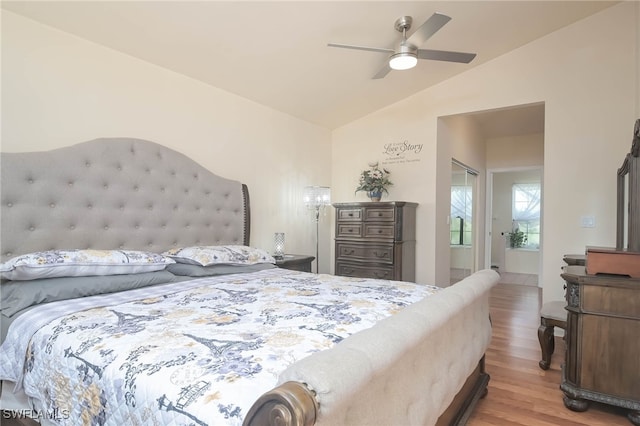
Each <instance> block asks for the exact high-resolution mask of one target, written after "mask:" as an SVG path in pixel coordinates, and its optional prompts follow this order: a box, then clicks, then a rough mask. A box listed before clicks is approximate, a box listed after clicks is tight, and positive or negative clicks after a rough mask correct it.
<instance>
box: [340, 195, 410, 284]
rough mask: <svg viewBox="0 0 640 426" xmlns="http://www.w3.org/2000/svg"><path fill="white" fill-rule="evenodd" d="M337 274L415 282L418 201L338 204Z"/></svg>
mask: <svg viewBox="0 0 640 426" xmlns="http://www.w3.org/2000/svg"><path fill="white" fill-rule="evenodd" d="M333 206H334V207H335V209H336V237H335V242H336V247H335V259H336V263H335V273H336V275H343V276H350V277H363V278H381V279H389V280H398V281H415V243H416V241H415V232H416V231H415V229H416V207H417V204H416V203H408V202H404V201H391V202H378V203H336V204H334V205H333Z"/></svg>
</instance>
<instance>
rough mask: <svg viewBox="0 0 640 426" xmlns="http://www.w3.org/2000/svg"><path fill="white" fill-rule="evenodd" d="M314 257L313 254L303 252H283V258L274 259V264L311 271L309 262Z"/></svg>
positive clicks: (294, 269) (296, 269)
mask: <svg viewBox="0 0 640 426" xmlns="http://www.w3.org/2000/svg"><path fill="white" fill-rule="evenodd" d="M314 259H315V257H314V256H307V255H304V254H285V255H284V258H282V259H276V266H277V267H278V268H283V269H291V270H292V271H302V272H311V262H313V260H314Z"/></svg>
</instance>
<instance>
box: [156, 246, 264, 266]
mask: <svg viewBox="0 0 640 426" xmlns="http://www.w3.org/2000/svg"><path fill="white" fill-rule="evenodd" d="M162 254H163V255H165V256H169V257H170V258H172V259H173V260H175V261H176V262H178V263H188V264H191V265H200V266H209V265H220V264H225V265H255V264H257V263H276V260H275V259H274V258H273V256H271V255H270V254H269V253H267V252H266V251H265V250H262V249H259V248H255V247H249V246H240V245H224V246H193V247H183V248H176V249H171V250H168V251H165V252H164V253H162Z"/></svg>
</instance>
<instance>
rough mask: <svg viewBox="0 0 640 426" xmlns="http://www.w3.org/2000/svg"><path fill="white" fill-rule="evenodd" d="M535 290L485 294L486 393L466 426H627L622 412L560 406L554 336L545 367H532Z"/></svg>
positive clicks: (500, 288) (559, 351) (559, 348)
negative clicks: (488, 328)
mask: <svg viewBox="0 0 640 426" xmlns="http://www.w3.org/2000/svg"><path fill="white" fill-rule="evenodd" d="M540 296H541V295H540V289H539V288H538V287H535V286H526V285H518V284H509V283H500V284H498V285H497V286H496V287H494V289H493V290H492V293H491V298H490V304H491V321H492V325H493V338H492V340H491V345H490V347H489V349H488V350H487V353H486V368H487V372H488V373H489V374H490V375H491V380H490V382H489V392H488V394H487V396H486V397H485V398H483V399H481V400H480V402H479V403H478V405H477V406H476V408H475V410H474V412H473V414H472V415H471V417H470V419H469V421H468V422H467V425H468V426H505V425H509V426H512V425H513V426H519V425H522V426H538V425H540V426H559V425H560V426H618V425H619V426H630V425H631V422H630V421H629V420H628V419H627V417H626V412H625V411H624V410H622V409H619V408H617V407H611V406H607V405H603V404H597V403H592V404H591V405H590V407H589V409H588V410H587V411H585V412H582V413H578V412H574V411H571V410H569V409H568V408H566V407H565V406H564V403H563V402H562V397H563V393H562V391H561V390H560V380H561V374H562V372H561V365H562V363H563V361H564V360H563V357H564V348H565V344H564V341H563V340H562V338H561V337H556V340H555V347H556V350H555V353H554V354H553V357H552V358H551V367H550V368H549V369H548V370H546V371H545V370H542V369H541V368H540V367H539V366H538V362H539V361H540V357H541V352H540V344H539V343H538V334H537V333H538V325H539V323H540V317H539V309H540V300H541V297H540Z"/></svg>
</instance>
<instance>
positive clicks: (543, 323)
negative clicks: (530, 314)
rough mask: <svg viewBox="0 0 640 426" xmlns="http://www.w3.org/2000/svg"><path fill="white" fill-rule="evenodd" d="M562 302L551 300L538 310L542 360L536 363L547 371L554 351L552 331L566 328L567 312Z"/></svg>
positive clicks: (564, 303)
mask: <svg viewBox="0 0 640 426" xmlns="http://www.w3.org/2000/svg"><path fill="white" fill-rule="evenodd" d="M566 305H567V304H566V302H565V301H564V300H562V301H560V300H553V301H551V302H547V303H545V304H543V305H542V309H540V327H539V328H538V340H539V341H540V349H541V350H542V360H541V361H540V362H539V363H538V365H539V366H540V368H542V369H543V370H547V369H548V368H549V366H550V365H551V355H553V350H554V349H555V340H554V334H553V329H554V327H560V328H561V329H563V330H566V328H567V311H566V310H565V309H564V308H565V306H566Z"/></svg>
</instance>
